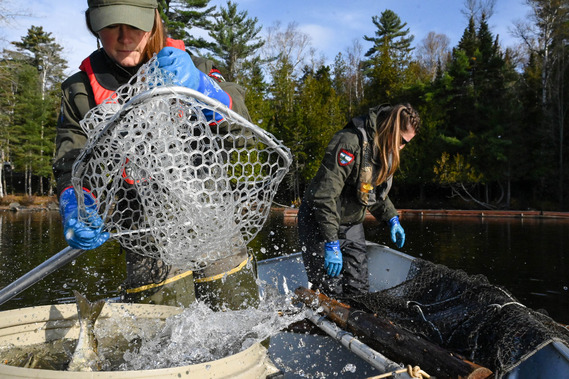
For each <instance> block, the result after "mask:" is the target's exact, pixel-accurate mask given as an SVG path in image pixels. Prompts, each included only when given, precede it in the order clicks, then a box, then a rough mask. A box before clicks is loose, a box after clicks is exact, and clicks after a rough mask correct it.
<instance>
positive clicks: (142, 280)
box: [121, 249, 259, 310]
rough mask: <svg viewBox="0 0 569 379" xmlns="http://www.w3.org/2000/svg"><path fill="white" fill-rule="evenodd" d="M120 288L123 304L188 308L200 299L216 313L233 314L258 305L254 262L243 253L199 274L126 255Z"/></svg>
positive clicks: (156, 261)
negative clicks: (224, 310) (225, 311)
mask: <svg viewBox="0 0 569 379" xmlns="http://www.w3.org/2000/svg"><path fill="white" fill-rule="evenodd" d="M123 287H124V288H123V289H122V291H121V292H122V298H123V300H124V301H126V302H133V303H143V304H160V305H171V306H180V307H187V306H188V305H189V304H191V303H192V302H194V301H195V300H196V299H199V300H200V301H203V302H205V303H207V304H208V305H209V306H210V307H211V308H212V309H215V310H221V309H232V310H236V309H244V308H247V307H249V306H256V305H257V304H258V302H259V293H258V288H257V284H256V270H255V262H254V260H253V259H252V257H250V256H249V257H248V256H247V252H246V250H245V249H243V251H241V252H239V253H238V254H235V255H233V256H230V257H227V258H224V259H222V260H219V261H217V262H214V263H212V264H210V265H209V266H208V267H206V268H205V269H203V270H200V271H191V270H189V271H188V270H180V269H177V268H174V267H172V266H168V265H166V264H164V262H163V261H161V260H160V259H154V258H150V257H144V256H141V255H138V254H135V253H130V254H129V253H128V252H127V280H126V281H125V284H124V285H123Z"/></svg>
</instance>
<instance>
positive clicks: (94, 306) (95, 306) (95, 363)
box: [67, 291, 105, 371]
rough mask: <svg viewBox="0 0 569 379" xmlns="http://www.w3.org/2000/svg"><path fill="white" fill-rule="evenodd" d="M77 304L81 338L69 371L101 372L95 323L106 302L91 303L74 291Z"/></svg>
mask: <svg viewBox="0 0 569 379" xmlns="http://www.w3.org/2000/svg"><path fill="white" fill-rule="evenodd" d="M73 293H74V294H75V299H76V302H77V314H78V318H79V338H78V340H77V346H76V347H75V352H74V353H73V356H72V357H71V362H69V367H68V368H67V370H68V371H100V370H101V359H100V358H99V355H98V354H97V338H96V337H95V333H94V331H93V330H94V327H95V321H97V318H98V317H99V314H100V313H101V310H102V309H103V306H104V305H105V301H104V300H98V301H96V302H94V303H91V302H90V301H89V300H87V298H85V296H83V295H81V294H80V293H79V292H77V291H73Z"/></svg>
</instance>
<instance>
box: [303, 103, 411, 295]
mask: <svg viewBox="0 0 569 379" xmlns="http://www.w3.org/2000/svg"><path fill="white" fill-rule="evenodd" d="M419 125H420V118H419V114H418V113H417V111H416V110H415V109H414V108H413V107H411V105H409V104H399V105H395V106H391V105H379V106H377V107H374V108H371V109H370V110H369V113H368V114H367V115H365V116H361V117H356V118H353V119H352V120H351V121H350V122H349V123H348V125H346V127H345V128H344V129H342V130H340V131H339V132H337V133H336V134H335V135H334V136H333V137H332V140H331V141H330V143H329V144H328V147H327V149H326V152H325V154H324V158H323V159H322V163H321V165H320V168H319V169H318V172H317V173H316V175H315V177H314V178H313V179H312V181H311V183H310V185H309V186H308V187H307V189H306V192H305V194H304V197H303V199H302V204H301V206H300V209H299V213H298V230H299V238H300V243H301V246H302V255H303V259H304V265H305V267H306V271H307V274H308V280H309V281H310V282H311V283H312V285H313V287H315V288H317V289H319V290H321V291H322V292H324V293H326V294H328V295H329V296H332V297H342V296H349V295H352V294H358V293H361V292H367V291H368V290H369V281H368V265H367V255H366V242H365V235H364V228H363V224H362V223H363V221H364V218H365V215H366V212H367V211H369V212H370V213H371V214H372V215H373V216H374V217H375V218H376V219H377V220H380V221H385V222H386V223H387V225H389V227H390V231H391V239H392V241H393V242H394V243H395V244H396V245H397V247H399V248H401V247H402V246H403V244H404V243H405V232H404V230H403V228H402V227H401V224H400V222H399V216H398V214H397V210H396V209H395V207H394V205H393V203H392V202H391V200H390V199H389V197H388V193H389V190H390V188H391V184H392V180H393V174H394V173H395V171H397V169H398V168H399V163H400V155H399V152H400V151H401V149H403V148H404V147H405V145H406V144H407V143H408V142H410V141H411V139H413V137H415V134H416V133H417V132H418V131H419Z"/></svg>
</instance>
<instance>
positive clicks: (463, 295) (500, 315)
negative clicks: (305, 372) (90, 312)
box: [342, 259, 569, 378]
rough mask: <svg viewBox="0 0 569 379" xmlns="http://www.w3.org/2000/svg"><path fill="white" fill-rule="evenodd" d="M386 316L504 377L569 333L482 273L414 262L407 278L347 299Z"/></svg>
mask: <svg viewBox="0 0 569 379" xmlns="http://www.w3.org/2000/svg"><path fill="white" fill-rule="evenodd" d="M342 300H343V301H345V302H346V303H349V304H350V305H352V306H354V307H355V308H359V309H364V310H366V311H368V312H371V313H374V314H377V315H378V316H381V317H384V318H387V319H389V320H390V321H392V322H393V323H395V324H397V325H398V326H400V327H403V328H405V329H407V330H409V331H411V332H413V333H416V334H419V335H422V336H424V337H426V338H427V339H429V340H430V341H431V342H434V343H436V344H438V345H440V346H442V347H444V348H446V349H448V350H449V351H452V352H455V353H458V354H460V355H462V356H464V357H465V358H466V359H468V360H470V361H473V362H474V363H477V364H479V365H481V366H484V367H487V368H488V369H490V370H492V371H493V372H494V373H495V375H496V377H497V378H500V377H502V376H503V375H505V374H507V373H508V372H509V371H511V370H512V369H514V368H515V367H516V366H518V365H519V364H520V363H522V362H523V361H524V360H525V359H526V358H527V357H529V356H531V355H532V354H533V353H535V352H536V351H537V350H538V349H540V348H541V347H543V346H545V345H546V344H548V343H550V342H553V341H560V342H562V343H565V344H566V345H567V346H569V330H567V328H565V327H563V326H562V325H560V324H558V323H557V322H555V321H554V320H552V319H551V318H550V317H548V316H547V315H546V314H544V313H542V312H539V311H535V310H532V309H529V308H527V307H525V306H524V305H523V304H521V303H519V302H518V301H517V300H516V299H515V298H514V297H513V296H512V295H511V294H510V293H509V292H507V291H506V290H504V289H503V288H501V287H498V286H495V285H492V284H490V283H489V281H488V279H487V278H486V277H485V276H483V275H468V274H467V273H465V272H464V271H462V270H453V269H450V268H448V267H446V266H444V265H438V264H434V263H432V262H428V261H425V260H422V259H415V260H414V261H413V263H412V264H411V269H410V271H409V274H408V276H407V278H406V280H405V281H404V282H403V283H401V284H399V285H397V286H395V287H392V288H388V289H386V290H382V291H378V292H373V293H369V294H363V295H357V296H353V297H351V298H350V299H347V300H344V299H342Z"/></svg>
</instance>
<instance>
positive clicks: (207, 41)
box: [0, 0, 569, 211]
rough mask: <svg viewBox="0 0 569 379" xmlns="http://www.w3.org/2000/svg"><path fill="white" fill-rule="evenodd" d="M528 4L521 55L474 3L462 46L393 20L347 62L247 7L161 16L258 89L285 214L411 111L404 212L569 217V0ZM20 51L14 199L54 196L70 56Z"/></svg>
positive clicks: (6, 70) (7, 87) (185, 1)
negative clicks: (381, 110)
mask: <svg viewBox="0 0 569 379" xmlns="http://www.w3.org/2000/svg"><path fill="white" fill-rule="evenodd" d="M1 1H2V0H0V3H1ZM520 1H525V2H526V3H527V4H528V9H529V12H530V14H529V15H528V17H527V18H526V19H525V20H523V21H520V22H518V23H516V24H513V25H512V33H513V34H514V35H515V37H516V40H517V41H518V42H519V43H518V44H517V45H516V46H514V47H504V46H502V44H501V41H500V38H499V36H498V35H496V34H494V33H493V31H492V30H491V28H490V26H489V25H491V23H490V20H491V17H492V13H493V7H494V3H495V1H488V0H486V1H484V0H466V1H464V15H465V17H464V24H465V25H464V32H463V34H462V37H461V39H460V41H459V42H458V44H457V45H456V46H450V42H449V41H450V39H449V38H448V37H447V36H446V35H443V34H437V33H435V32H430V33H429V34H428V35H422V36H416V35H413V33H412V30H410V28H409V27H408V25H407V23H406V21H405V19H404V18H402V17H401V16H400V15H398V14H396V13H395V12H393V11H391V10H389V9H385V10H383V11H381V12H380V13H379V14H377V15H373V16H370V19H369V20H364V21H362V22H369V23H372V24H373V25H374V27H375V33H374V34H373V35H363V36H361V38H360V39H358V40H354V41H353V44H352V45H351V46H349V47H347V48H346V49H345V51H341V52H338V53H337V55H336V56H335V57H333V59H332V60H331V61H329V62H333V63H329V62H328V63H326V62H327V60H326V59H325V57H323V56H322V55H321V53H319V52H318V51H317V50H316V49H315V48H314V47H313V46H312V44H311V41H310V36H309V35H307V34H304V33H303V32H302V31H301V30H300V29H299V27H298V25H297V24H295V23H291V24H288V25H282V24H279V23H276V24H274V25H270V26H264V25H260V24H259V21H258V19H257V18H255V17H250V16H249V14H248V12H247V9H245V8H243V7H242V6H241V5H239V4H238V3H236V2H232V1H227V3H226V4H225V5H222V6H212V5H210V0H159V4H160V8H159V10H160V13H161V16H162V18H163V21H164V23H165V25H166V27H167V30H168V34H169V35H170V36H171V37H173V38H177V39H182V40H184V42H185V44H186V47H187V49H188V51H189V52H190V53H191V54H195V55H200V56H204V57H208V58H210V59H212V60H214V62H215V63H216V66H217V67H218V68H219V69H220V71H221V72H222V74H223V75H224V77H225V79H226V80H228V81H234V82H237V83H239V84H241V85H242V86H243V87H244V88H246V90H247V95H246V103H247V106H248V109H249V113H250V115H251V118H252V120H253V122H254V123H255V124H257V125H259V126H260V127H262V128H263V129H265V130H267V131H268V132H270V133H272V134H273V135H274V136H275V137H276V138H278V139H279V140H282V141H283V142H284V143H285V145H286V146H288V147H289V148H290V149H291V151H292V154H293V157H294V161H293V164H292V167H291V169H290V171H289V173H288V175H287V177H286V179H285V180H284V182H283V183H282V184H281V187H280V190H279V194H278V196H277V202H278V203H280V204H284V205H287V206H290V205H297V204H298V203H299V201H300V199H301V198H302V194H303V192H304V189H305V188H306V185H307V184H308V183H309V181H310V180H311V178H312V177H313V176H314V174H315V173H316V170H317V169H318V167H319V164H320V160H321V158H322V156H323V154H324V151H325V149H326V146H327V144H328V142H329V140H330V138H331V137H332V135H333V134H334V133H335V132H337V131H338V130H340V129H342V128H343V127H344V126H345V125H346V123H347V122H348V120H349V119H350V118H351V117H355V116H358V115H361V114H365V113H366V112H367V110H368V109H369V108H370V107H373V106H375V105H378V104H381V103H391V104H397V103H410V104H412V105H413V106H414V107H415V108H416V109H417V110H418V111H419V113H420V115H421V120H422V124H421V130H420V132H419V134H418V135H417V137H416V138H414V139H413V141H412V143H410V144H408V145H406V147H405V149H403V150H402V157H401V162H402V163H401V167H400V170H399V171H398V172H397V174H396V176H395V179H394V186H393V189H392V191H391V193H390V197H391V198H392V200H393V201H394V203H395V204H396V206H397V207H398V208H402V207H408V208H462V209H468V208H471V209H515V210H525V209H538V210H558V211H563V210H568V209H569V159H568V158H569V152H568V151H566V150H565V147H566V146H568V147H569V144H568V142H569V141H568V138H567V137H566V134H567V133H566V129H565V125H566V124H567V118H568V117H567V116H568V114H567V113H568V112H567V109H568V108H569V104H568V100H569V93H568V89H567V88H568V87H569V86H567V85H566V82H569V70H568V68H569V46H568V45H569V0H520ZM245 4H246V3H245ZM346 6H349V5H346ZM3 21H4V20H2V17H0V22H3ZM188 25H192V27H193V28H195V27H199V28H201V29H202V30H203V31H205V32H206V33H207V38H204V37H203V35H204V34H203V33H201V34H199V35H202V37H200V36H199V35H198V34H194V33H192V28H190V27H189V26H188ZM9 42H10V44H9V48H5V49H4V50H3V51H2V52H1V53H0V54H1V56H0V160H1V163H2V167H0V168H1V169H0V174H1V178H0V179H1V180H0V197H3V196H6V195H8V194H14V193H15V192H20V193H25V194H27V195H28V196H37V195H42V196H52V195H54V191H55V186H54V180H53V174H52V168H51V165H52V160H53V157H54V150H55V134H56V124H57V117H58V114H59V107H60V96H61V91H60V85H61V83H62V81H63V80H65V78H66V75H65V72H66V70H68V63H67V62H66V61H65V60H64V59H63V58H62V55H63V53H64V51H65V50H64V49H65V47H63V46H61V45H60V44H58V41H57V40H56V39H55V38H54V37H53V36H52V34H51V33H50V32H48V31H46V30H44V28H43V27H42V26H41V25H37V26H32V27H30V28H29V29H28V31H27V34H26V35H23V36H21V39H20V40H18V41H9ZM566 94H567V95H566Z"/></svg>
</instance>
